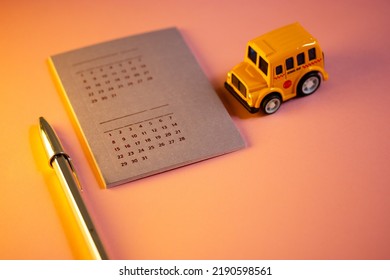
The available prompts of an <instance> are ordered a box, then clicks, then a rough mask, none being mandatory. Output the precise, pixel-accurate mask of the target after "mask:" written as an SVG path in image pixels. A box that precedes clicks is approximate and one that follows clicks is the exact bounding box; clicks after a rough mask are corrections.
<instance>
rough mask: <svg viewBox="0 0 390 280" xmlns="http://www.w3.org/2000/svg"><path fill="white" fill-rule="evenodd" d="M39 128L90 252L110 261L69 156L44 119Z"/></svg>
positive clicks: (51, 163)
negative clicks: (85, 202) (83, 197)
mask: <svg viewBox="0 0 390 280" xmlns="http://www.w3.org/2000/svg"><path fill="white" fill-rule="evenodd" d="M39 128H40V136H41V139H42V142H43V146H44V147H45V150H46V154H47V156H48V158H49V164H50V166H51V167H52V168H53V169H54V170H55V172H56V174H57V176H58V179H59V180H60V183H61V186H62V188H63V190H64V192H65V195H66V198H67V200H68V201H69V203H70V206H71V209H72V212H73V214H74V216H75V218H76V220H77V223H78V225H79V227H80V229H81V232H82V235H83V237H84V239H85V241H86V243H87V246H88V249H89V251H90V252H91V254H92V256H93V258H94V259H98V260H104V259H108V256H107V253H106V252H105V250H104V247H103V244H102V242H101V240H100V238H99V236H98V234H97V231H96V229H95V227H94V225H93V223H92V219H91V217H90V216H89V214H88V211H87V208H86V206H85V204H84V202H83V199H82V197H81V194H80V191H82V188H81V185H80V182H79V180H78V177H77V174H76V172H75V169H74V166H73V164H72V161H71V159H70V157H69V155H68V154H66V153H65V151H64V149H63V147H62V145H61V142H60V140H59V138H58V137H57V135H56V133H55V131H54V130H53V128H52V127H51V126H50V124H49V123H48V122H47V121H46V120H45V119H44V118H43V117H40V118H39Z"/></svg>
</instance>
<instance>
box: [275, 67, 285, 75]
mask: <svg viewBox="0 0 390 280" xmlns="http://www.w3.org/2000/svg"><path fill="white" fill-rule="evenodd" d="M282 73H283V66H282V65H278V66H276V68H275V74H276V75H280V74H282Z"/></svg>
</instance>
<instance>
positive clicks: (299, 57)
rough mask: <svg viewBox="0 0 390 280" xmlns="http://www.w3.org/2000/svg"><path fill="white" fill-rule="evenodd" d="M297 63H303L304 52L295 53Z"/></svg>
mask: <svg viewBox="0 0 390 280" xmlns="http://www.w3.org/2000/svg"><path fill="white" fill-rule="evenodd" d="M297 63H298V66H299V65H302V64H304V63H305V53H303V52H302V53H300V54H298V55H297Z"/></svg>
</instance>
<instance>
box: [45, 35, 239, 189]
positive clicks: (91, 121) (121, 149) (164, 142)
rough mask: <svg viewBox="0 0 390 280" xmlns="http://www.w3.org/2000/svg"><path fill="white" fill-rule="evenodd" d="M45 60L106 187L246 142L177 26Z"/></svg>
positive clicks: (196, 159)
mask: <svg viewBox="0 0 390 280" xmlns="http://www.w3.org/2000/svg"><path fill="white" fill-rule="evenodd" d="M49 62H50V66H51V69H52V70H53V72H54V75H55V78H56V80H57V81H58V82H59V85H60V88H61V91H62V94H63V95H64V96H65V99H66V101H67V103H68V105H69V108H70V110H71V113H72V114H73V117H74V119H75V121H76V124H77V126H78V128H79V129H80V132H81V133H80V135H82V138H83V140H85V143H84V144H86V148H87V151H88V153H90V156H91V158H92V162H93V164H94V165H95V170H97V171H98V175H99V178H100V179H101V181H102V183H103V184H104V186H105V187H112V186H116V185H119V184H122V183H125V182H129V181H132V180H136V179H140V178H142V177H146V176H150V175H153V174H156V173H160V172H163V171H167V170H170V169H174V168H177V167H180V166H183V165H187V164H191V163H194V162H198V161H202V160H205V159H208V158H211V157H215V156H219V155H222V154H225V153H229V152H232V151H235V150H238V149H240V148H243V147H244V146H245V144H244V141H243V139H242V138H241V136H240V134H239V132H238V131H237V129H236V127H235V126H234V124H233V122H232V120H231V118H230V116H229V114H228V113H227V111H226V109H225V108H224V106H223V104H222V102H221V101H220V99H219V98H218V96H217V94H216V92H215V91H214V90H213V88H212V87H211V85H210V83H209V81H208V80H207V78H206V76H205V75H204V73H203V72H202V70H201V68H200V67H199V65H198V63H197V61H196V59H195V58H194V56H193V55H192V53H191V51H190V50H189V48H188V47H187V45H186V44H185V42H184V40H183V38H182V36H181V35H180V32H179V31H178V30H177V29H176V28H168V29H164V30H159V31H155V32H150V33H144V34H141V35H135V36H130V37H126V38H122V39H118V40H113V41H109V42H104V43H101V44H97V45H93V46H89V47H85V48H80V49H77V50H74V51H69V52H65V53H62V54H58V55H54V56H51V57H50V59H49Z"/></svg>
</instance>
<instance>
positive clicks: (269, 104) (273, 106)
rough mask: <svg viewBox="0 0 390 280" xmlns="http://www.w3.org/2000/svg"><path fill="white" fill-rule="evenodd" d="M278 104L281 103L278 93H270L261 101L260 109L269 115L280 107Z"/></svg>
mask: <svg viewBox="0 0 390 280" xmlns="http://www.w3.org/2000/svg"><path fill="white" fill-rule="evenodd" d="M280 105H282V98H281V97H280V96H279V95H278V94H270V95H268V96H266V97H265V98H264V99H263V101H262V102H261V109H262V111H263V112H264V113H265V114H267V115H271V114H273V113H275V112H276V111H277V110H278V109H279V108H280Z"/></svg>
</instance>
